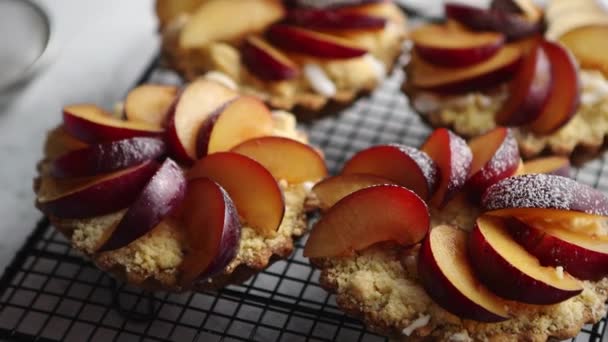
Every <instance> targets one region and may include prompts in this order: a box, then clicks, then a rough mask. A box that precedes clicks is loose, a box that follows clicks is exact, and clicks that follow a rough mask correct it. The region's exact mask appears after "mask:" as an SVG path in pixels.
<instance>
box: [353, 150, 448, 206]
mask: <svg viewBox="0 0 608 342" xmlns="http://www.w3.org/2000/svg"><path fill="white" fill-rule="evenodd" d="M341 173H342V174H345V175H347V174H368V175H374V176H378V177H382V178H386V179H389V180H391V181H392V182H394V183H395V184H398V185H401V186H403V187H406V188H408V189H411V190H412V191H414V192H415V193H416V194H418V196H420V197H421V198H422V199H424V200H427V199H429V198H430V197H431V196H432V194H433V192H434V191H435V185H436V184H437V166H436V165H435V162H434V161H433V160H432V159H431V158H430V157H429V156H428V155H427V154H426V153H424V152H422V151H420V150H418V149H416V148H413V147H409V146H404V145H398V144H392V145H378V146H373V147H370V148H368V149H365V150H363V151H360V152H358V153H357V154H355V155H354V156H353V157H352V158H351V159H350V160H349V161H347V162H346V164H345V165H344V167H343V168H342V172H341Z"/></svg>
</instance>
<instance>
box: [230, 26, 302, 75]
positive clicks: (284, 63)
mask: <svg viewBox="0 0 608 342" xmlns="http://www.w3.org/2000/svg"><path fill="white" fill-rule="evenodd" d="M241 55H242V58H243V64H245V66H246V67H247V70H249V72H251V73H252V74H254V75H255V76H257V77H259V78H260V79H262V80H266V81H283V80H290V79H292V78H294V77H297V76H298V75H299V74H300V67H299V66H298V65H297V64H296V63H295V62H293V61H292V60H291V59H289V57H287V56H286V55H285V54H284V53H283V52H281V51H280V50H278V49H276V48H275V47H274V46H272V45H270V44H268V42H266V41H265V40H264V39H263V38H260V37H257V36H251V37H248V38H247V39H246V40H245V43H244V44H243V46H242V47H241Z"/></svg>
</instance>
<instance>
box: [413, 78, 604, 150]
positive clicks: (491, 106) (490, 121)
mask: <svg viewBox="0 0 608 342" xmlns="http://www.w3.org/2000/svg"><path fill="white" fill-rule="evenodd" d="M580 76H581V84H582V90H581V104H580V107H579V109H578V111H577V112H576V114H575V115H574V117H573V118H572V119H571V120H570V122H568V123H567V124H566V125H565V126H564V127H562V128H561V129H559V130H558V131H557V132H555V133H552V134H549V135H546V136H541V135H536V134H534V133H532V132H530V131H528V130H526V129H525V128H523V127H522V128H517V127H515V128H514V129H513V131H514V133H515V137H516V139H517V141H518V143H519V150H520V153H521V154H522V156H523V157H524V158H531V157H534V156H537V155H540V154H555V155H563V156H572V154H573V152H574V151H575V150H576V151H577V154H579V153H580V154H582V155H584V156H585V157H586V156H595V155H597V153H598V152H599V151H600V149H601V147H602V145H603V144H604V139H605V137H606V136H607V135H608V79H606V77H605V76H604V75H603V74H602V73H601V72H599V71H597V70H581V72H580ZM403 90H404V92H405V93H406V94H407V95H408V96H409V98H410V102H411V104H412V107H413V108H414V109H415V110H416V111H417V112H418V113H419V114H420V115H421V116H422V117H423V118H424V119H425V120H427V121H428V122H429V123H430V124H431V125H432V126H433V127H449V128H451V129H453V130H454V131H455V132H456V133H457V134H459V135H461V136H465V137H473V136H477V135H480V134H483V133H485V132H487V131H489V130H491V129H492V128H494V127H496V124H495V122H494V114H495V113H496V112H497V111H498V110H499V109H500V107H501V105H502V103H504V101H505V100H506V98H507V91H508V90H507V87H506V85H504V84H503V85H500V86H498V87H496V88H493V89H489V90H486V91H484V92H471V93H468V94H463V95H452V96H450V95H445V96H439V95H437V94H432V93H430V92H423V91H417V90H415V89H411V87H410V86H409V85H408V84H404V87H403Z"/></svg>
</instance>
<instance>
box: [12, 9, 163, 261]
mask: <svg viewBox="0 0 608 342" xmlns="http://www.w3.org/2000/svg"><path fill="white" fill-rule="evenodd" d="M38 3H40V4H41V5H42V6H44V7H45V8H46V9H48V11H49V12H50V15H51V20H52V22H53V26H54V27H53V33H54V34H55V35H56V36H55V37H56V38H57V39H56V42H57V47H58V49H57V50H56V51H57V54H56V55H55V56H54V57H55V58H53V59H52V60H51V63H50V64H49V65H48V66H47V68H46V69H44V70H43V71H42V72H41V73H40V74H38V75H37V77H36V78H34V79H33V80H31V81H30V82H29V83H28V84H26V85H25V86H24V87H23V89H20V90H19V91H17V92H13V93H11V94H9V95H7V94H4V95H2V94H0V160H2V167H1V168H0V217H1V218H2V219H1V220H0V272H2V271H3V270H4V268H5V267H6V266H7V264H8V263H9V262H10V260H11V259H12V257H13V255H14V254H15V252H16V251H17V250H18V248H19V247H21V245H22V244H23V242H24V240H25V238H26V237H27V236H28V234H30V232H31V231H32V228H33V227H34V226H35V223H36V222H37V220H39V219H40V217H41V214H40V212H38V210H36V208H34V205H33V203H34V196H33V193H32V178H33V177H34V175H35V167H36V162H37V161H38V160H39V159H40V157H41V151H42V143H43V141H44V138H45V133H46V131H47V130H49V129H50V128H52V127H53V126H55V125H56V124H58V123H59V122H60V119H61V107H62V106H63V105H65V104H69V103H75V102H92V103H96V104H99V105H103V106H107V107H108V108H112V104H113V103H114V102H115V101H117V100H120V99H121V98H122V96H123V95H124V94H125V92H126V91H127V89H128V88H129V87H130V86H132V84H133V82H135V80H136V79H137V78H138V76H139V74H140V73H141V72H142V71H143V69H144V68H145V67H146V65H147V64H148V63H149V61H150V59H151V58H152V57H153V56H154V54H155V53H156V51H157V46H158V41H157V37H156V21H155V18H154V16H153V1H152V0H129V1H124V0H104V1H82V0H39V1H38ZM1 17H2V14H1V13H0V20H1ZM0 72H2V65H0Z"/></svg>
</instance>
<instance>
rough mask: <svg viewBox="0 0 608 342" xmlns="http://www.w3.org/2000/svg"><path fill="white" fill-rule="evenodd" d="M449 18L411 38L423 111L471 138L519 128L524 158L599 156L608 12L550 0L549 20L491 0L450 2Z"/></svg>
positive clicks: (589, 2)
mask: <svg viewBox="0 0 608 342" xmlns="http://www.w3.org/2000/svg"><path fill="white" fill-rule="evenodd" d="M446 14H447V18H448V20H447V22H446V23H443V24H430V25H424V26H422V27H420V28H419V29H417V30H415V31H414V32H412V39H413V49H412V54H411V55H412V58H411V61H410V63H409V65H408V66H407V70H408V76H409V77H408V79H407V81H406V83H405V84H404V91H405V92H406V93H407V94H408V95H409V96H410V99H411V103H412V105H413V107H414V108H415V110H416V111H418V112H419V113H420V114H421V115H422V116H423V117H424V118H425V119H426V120H427V121H429V122H430V124H431V125H433V126H435V127H450V128H452V129H453V130H454V131H455V132H457V133H458V134H460V135H462V136H466V137H473V136H478V135H480V134H483V133H485V132H487V131H489V130H491V129H492V128H494V127H497V126H505V127H513V128H514V134H515V137H516V139H517V141H518V143H519V147H520V151H521V153H522V156H524V158H529V157H533V156H536V155H539V154H543V153H546V154H553V155H564V156H572V152H573V151H574V150H575V149H578V150H579V152H581V153H580V154H578V155H579V156H580V155H584V156H585V158H586V157H593V156H595V155H597V151H598V150H599V148H600V147H601V146H602V144H603V141H604V137H605V136H606V135H607V134H608V125H607V123H608V69H607V68H606V66H607V65H608V57H607V56H608V53H607V52H606V51H605V49H604V48H603V47H604V46H605V45H606V44H603V43H600V40H602V39H604V38H605V37H606V34H608V10H606V9H602V8H601V7H600V5H599V4H598V3H597V2H596V0H582V1H578V0H552V1H549V2H548V4H547V7H546V9H545V11H544V13H543V11H541V10H540V9H539V8H537V7H535V6H534V4H532V2H531V1H529V0H520V1H514V0H494V1H492V7H491V8H490V9H480V8H476V7H470V6H467V5H463V4H456V3H448V4H446ZM543 19H544V20H543ZM543 22H545V23H546V30H545V29H544V27H543V26H545V25H543V24H542V23H543ZM543 32H544V34H543ZM596 47H597V48H596ZM577 157H578V156H577ZM585 158H581V159H585Z"/></svg>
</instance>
